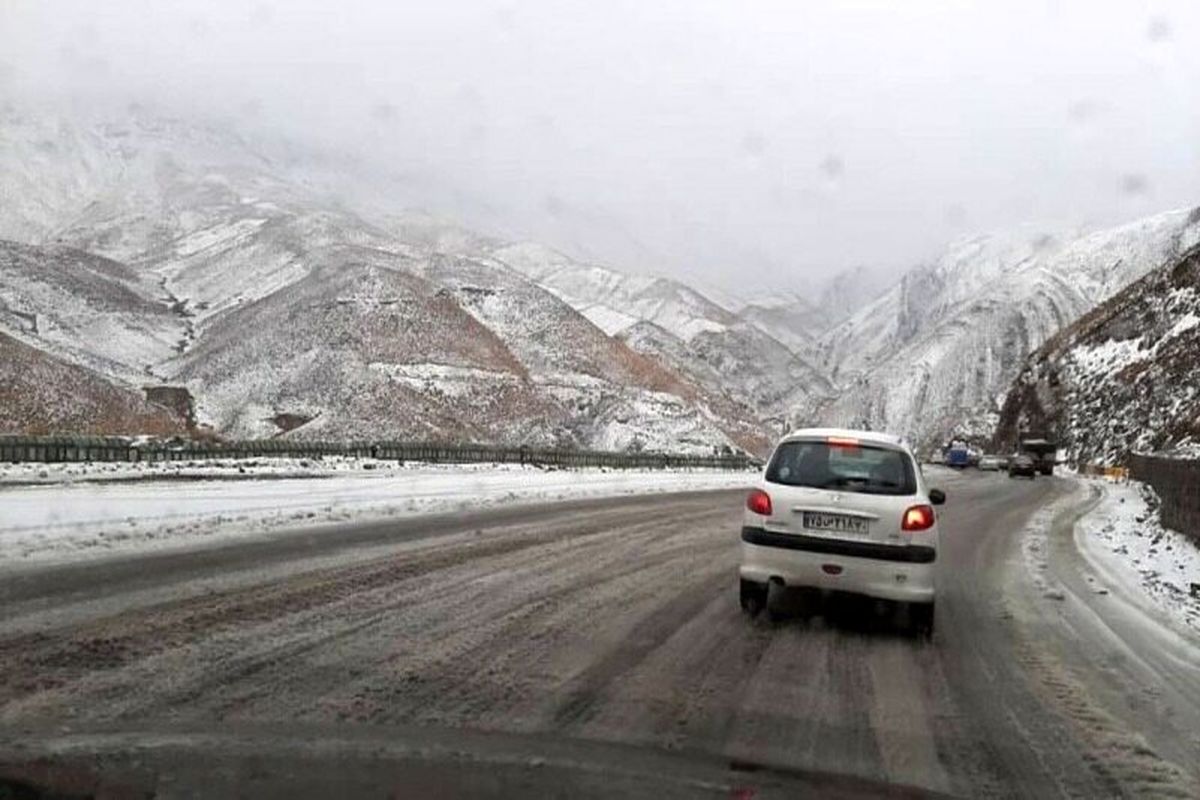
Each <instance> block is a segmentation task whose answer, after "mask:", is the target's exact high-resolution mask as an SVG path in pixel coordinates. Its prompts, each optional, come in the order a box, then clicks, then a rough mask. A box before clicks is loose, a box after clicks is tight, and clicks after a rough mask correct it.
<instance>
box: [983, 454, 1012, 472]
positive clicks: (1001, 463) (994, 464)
mask: <svg viewBox="0 0 1200 800" xmlns="http://www.w3.org/2000/svg"><path fill="white" fill-rule="evenodd" d="M1006 466H1007V464H1006V463H1005V460H1004V459H1003V458H1001V457H1000V456H980V457H979V468H980V469H981V470H984V471H985V472H999V471H1000V470H1002V469H1004V468H1005V467H1006Z"/></svg>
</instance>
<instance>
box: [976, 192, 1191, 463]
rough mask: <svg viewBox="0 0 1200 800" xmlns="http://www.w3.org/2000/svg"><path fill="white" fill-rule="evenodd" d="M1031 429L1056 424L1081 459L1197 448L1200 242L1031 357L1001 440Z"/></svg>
mask: <svg viewBox="0 0 1200 800" xmlns="http://www.w3.org/2000/svg"><path fill="white" fill-rule="evenodd" d="M1193 216H1194V217H1195V218H1196V219H1200V213H1196V214H1194V215H1193ZM1193 238H1194V237H1193ZM1026 430H1039V431H1049V432H1050V433H1052V435H1055V436H1057V437H1058V439H1059V440H1060V442H1061V443H1062V445H1063V450H1064V455H1065V456H1067V457H1070V458H1073V459H1076V460H1078V461H1079V462H1081V463H1104V464H1114V463H1120V462H1121V461H1122V460H1123V459H1124V456H1125V455H1126V454H1128V453H1130V452H1155V451H1182V452H1184V453H1186V454H1188V455H1190V456H1193V457H1194V456H1195V455H1196V454H1197V453H1198V452H1200V246H1197V247H1193V248H1192V249H1191V250H1189V251H1188V252H1187V253H1186V254H1185V255H1183V256H1182V257H1177V258H1172V259H1170V260H1169V261H1168V262H1166V263H1164V264H1163V265H1162V266H1160V267H1158V268H1157V269H1155V270H1154V271H1152V272H1151V273H1150V274H1148V275H1146V276H1145V277H1144V278H1142V279H1141V280H1139V281H1137V282H1136V283H1134V284H1133V285H1131V286H1129V287H1128V288H1126V289H1124V290H1123V291H1121V292H1119V293H1118V294H1116V295H1115V296H1114V297H1112V298H1111V299H1109V300H1108V301H1107V302H1105V303H1103V304H1102V305H1100V306H1098V307H1097V308H1096V309H1094V310H1092V311H1091V312H1089V313H1088V314H1086V315H1084V316H1083V317H1082V318H1080V319H1079V320H1078V321H1077V322H1075V323H1074V324H1072V325H1071V326H1069V327H1068V328H1066V329H1065V330H1063V331H1062V332H1060V333H1059V334H1058V335H1056V336H1055V337H1053V338H1052V339H1050V340H1049V341H1048V342H1046V344H1044V345H1043V346H1042V347H1041V348H1039V349H1038V350H1037V351H1036V352H1034V353H1033V354H1032V355H1031V356H1030V357H1029V359H1028V361H1027V362H1026V364H1025V367H1024V369H1023V370H1022V371H1021V374H1020V375H1019V376H1018V378H1017V380H1016V381H1015V383H1014V386H1013V389H1012V391H1011V392H1009V394H1008V398H1007V402H1006V403H1005V406H1004V410H1003V413H1002V415H1001V424H1000V427H999V430H998V431H997V440H998V443H999V444H1000V445H1002V446H1011V445H1012V444H1013V443H1015V441H1016V440H1017V438H1018V436H1019V435H1020V434H1021V432H1022V431H1026Z"/></svg>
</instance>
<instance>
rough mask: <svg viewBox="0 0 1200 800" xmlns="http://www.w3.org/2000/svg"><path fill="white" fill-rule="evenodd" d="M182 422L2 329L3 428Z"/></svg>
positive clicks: (163, 431)
mask: <svg viewBox="0 0 1200 800" xmlns="http://www.w3.org/2000/svg"><path fill="white" fill-rule="evenodd" d="M184 430H185V426H184V424H183V422H182V421H181V420H180V419H179V418H178V417H176V416H175V415H174V414H172V413H171V412H170V411H168V410H167V409H165V408H162V407H160V406H157V405H154V404H152V403H149V402H147V401H146V400H145V399H144V398H143V397H142V394H141V392H139V391H137V390H134V389H129V388H126V387H122V386H119V385H117V384H115V383H113V382H112V381H109V380H107V379H106V378H104V377H103V376H102V375H99V374H98V373H96V372H93V371H92V370H89V369H87V368H85V367H81V366H79V365H78V364H72V363H69V362H67V361H64V360H62V359H59V358H56V357H55V356H52V355H50V354H48V353H46V352H43V351H42V350H38V349H37V348H34V347H31V346H29V345H27V344H25V343H23V342H21V341H19V340H17V339H15V338H13V337H11V336H9V335H7V334H5V333H4V332H2V331H0V433H26V434H46V433H57V432H61V431H70V432H72V433H78V434H97V435H102V434H103V435H109V434H111V435H122V434H125V435H135V434H153V435H160V436H168V435H175V434H182V433H184Z"/></svg>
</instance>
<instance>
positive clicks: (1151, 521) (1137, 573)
mask: <svg viewBox="0 0 1200 800" xmlns="http://www.w3.org/2000/svg"><path fill="white" fill-rule="evenodd" d="M1091 483H1092V484H1093V485H1098V486H1099V487H1100V489H1101V491H1102V492H1103V493H1104V494H1103V497H1102V499H1101V501H1100V504H1099V505H1098V506H1096V508H1094V509H1093V510H1092V511H1091V512H1089V513H1088V514H1086V515H1085V516H1084V517H1083V518H1082V519H1080V520H1079V522H1078V524H1077V526H1076V529H1075V540H1076V542H1077V543H1078V545H1079V549H1080V550H1081V551H1082V552H1083V553H1084V555H1085V556H1087V558H1088V560H1089V561H1090V562H1092V564H1093V565H1094V566H1095V567H1096V568H1097V569H1098V570H1099V571H1100V572H1102V573H1103V574H1104V575H1105V576H1106V577H1108V578H1110V579H1111V580H1113V581H1114V582H1116V583H1117V584H1118V585H1120V586H1122V587H1124V588H1125V589H1126V590H1127V591H1129V592H1131V593H1133V594H1134V595H1141V596H1143V597H1145V598H1147V599H1148V600H1149V601H1150V603H1151V604H1152V606H1153V607H1155V608H1157V609H1159V610H1160V611H1162V612H1163V613H1164V614H1165V615H1166V616H1167V617H1168V618H1169V619H1170V620H1171V621H1172V622H1173V623H1176V624H1181V625H1183V626H1185V627H1187V628H1190V629H1192V630H1193V631H1196V632H1198V633H1200V596H1194V595H1193V593H1192V585H1193V584H1200V547H1197V545H1196V544H1195V543H1194V542H1193V541H1192V540H1190V539H1188V538H1187V537H1185V536H1183V535H1182V534H1179V533H1176V532H1175V531H1172V530H1170V529H1167V528H1164V527H1162V525H1160V524H1159V522H1158V512H1157V509H1156V508H1154V509H1152V508H1151V503H1153V504H1155V505H1157V498H1155V497H1154V494H1153V491H1152V490H1151V489H1150V488H1149V487H1147V486H1145V485H1143V484H1140V483H1137V482H1136V481H1131V482H1129V483H1109V482H1107V481H1102V480H1094V481H1091ZM1197 591H1200V590H1197Z"/></svg>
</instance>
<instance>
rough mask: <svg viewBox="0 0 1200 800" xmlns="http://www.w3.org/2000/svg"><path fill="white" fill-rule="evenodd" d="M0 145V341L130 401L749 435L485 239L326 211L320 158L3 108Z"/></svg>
mask: <svg viewBox="0 0 1200 800" xmlns="http://www.w3.org/2000/svg"><path fill="white" fill-rule="evenodd" d="M0 131H2V133H3V138H4V141H5V144H6V147H5V148H4V149H3V150H2V151H0V197H4V198H5V199H6V201H9V200H11V202H6V204H5V206H4V208H3V211H2V213H0V235H3V236H8V237H11V238H12V239H14V240H18V241H19V242H21V244H17V243H12V244H5V245H3V247H0V330H3V331H5V332H7V333H9V334H10V335H11V336H13V337H15V338H17V339H19V340H20V341H21V342H24V343H25V344H27V345H29V346H30V347H34V348H38V349H39V350H40V351H43V352H45V353H47V354H54V355H55V356H56V357H61V358H62V359H65V360H67V361H69V362H71V363H74V364H78V365H80V366H83V367H87V368H88V369H92V370H95V371H96V372H97V374H98V375H100V376H103V378H105V379H109V380H112V381H115V382H116V384H119V385H121V386H124V387H126V388H127V390H136V389H137V388H139V387H138V385H137V384H138V383H139V381H141V382H145V383H160V384H164V385H176V384H177V385H182V386H184V387H186V388H187V389H188V390H189V391H190V392H191V394H192V396H193V398H194V401H195V408H196V412H197V415H198V421H199V422H200V423H201V424H209V425H213V426H215V428H216V430H217V431H218V432H219V433H222V434H225V435H233V436H268V435H289V436H302V437H303V436H308V437H311V436H326V437H335V436H337V437H340V436H371V437H397V438H401V437H403V438H414V437H419V438H434V439H454V440H472V441H508V442H528V443H531V444H534V443H536V444H555V445H563V446H574V447H580V446H582V447H604V448H615V449H623V448H647V449H657V450H671V451H676V452H682V451H701V452H711V450H712V449H713V448H720V447H725V446H740V447H750V448H753V449H761V447H762V446H763V445H764V442H765V439H764V438H763V436H762V431H761V423H760V421H759V420H758V419H757V418H756V417H755V415H754V412H753V411H751V410H750V409H748V408H747V407H745V406H740V405H738V404H736V403H730V402H729V401H728V398H727V397H726V396H725V395H724V394H721V393H716V394H714V393H712V392H710V390H709V389H707V388H706V387H704V386H701V385H698V384H696V383H695V382H693V381H691V380H689V379H687V378H686V377H685V376H682V375H680V374H679V373H678V372H677V371H676V370H675V369H673V367H672V366H671V365H670V364H666V363H662V362H660V361H658V360H655V359H653V358H649V357H647V356H645V355H643V354H639V353H637V352H635V351H634V350H632V349H630V348H629V347H628V346H627V345H626V344H625V343H624V342H622V341H620V340H619V339H615V338H613V337H611V336H609V335H608V333H607V332H606V331H605V330H603V329H602V328H601V327H598V326H597V325H595V324H594V323H593V322H592V321H590V320H589V319H588V318H587V316H585V315H583V314H581V313H579V312H578V311H576V310H575V309H574V308H573V307H572V306H571V305H570V304H568V303H566V302H564V301H563V300H562V299H560V298H559V297H557V296H556V295H555V294H553V293H552V292H551V291H548V290H547V289H544V288H542V287H541V286H539V285H538V284H537V283H535V282H533V281H531V280H530V279H529V278H528V277H526V276H525V275H523V274H522V273H521V272H519V271H517V270H515V269H512V268H510V267H509V266H508V265H507V264H506V263H505V262H504V261H502V260H501V259H499V258H497V256H496V255H495V253H496V252H498V251H502V250H503V249H504V248H503V247H502V245H501V244H500V243H497V242H494V241H492V240H490V239H488V238H487V237H482V236H477V235H473V234H471V233H470V232H469V231H465V230H463V229H461V228H455V227H454V226H453V225H449V224H443V223H440V222H437V221H434V220H431V219H427V218H424V217H422V216H420V215H418V214H414V213H411V212H406V213H400V214H378V215H375V216H371V215H369V214H367V213H365V212H363V211H361V210H360V211H355V210H353V209H352V208H351V207H350V206H349V205H347V204H343V203H341V202H339V201H337V200H335V199H332V198H331V197H330V196H329V194H327V193H326V191H325V189H324V188H323V187H325V186H327V185H329V183H328V182H324V183H323V182H322V181H321V180H317V179H315V178H314V177H313V176H314V175H320V174H321V172H322V170H327V169H328V166H329V165H328V164H321V163H318V164H315V165H314V164H313V163H309V162H306V161H305V160H304V159H303V158H302V157H299V156H297V154H296V153H286V154H285V156H286V157H284V156H281V155H280V154H279V152H277V151H272V150H271V149H270V148H267V149H265V150H258V149H256V146H254V145H251V144H249V143H247V142H245V141H243V140H241V139H240V138H238V137H237V136H233V135H230V134H228V133H227V132H224V131H222V130H219V129H212V128H209V127H204V126H193V125H189V124H185V123H183V122H179V121H174V120H161V119H157V118H154V117H153V116H151V115H147V114H145V113H143V112H138V113H135V114H132V115H131V116H129V117H128V118H122V119H121V120H120V121H119V122H112V121H109V120H99V121H96V120H93V121H85V122H78V121H64V120H62V119H58V118H50V117H39V116H36V115H32V116H31V115H25V116H22V115H20V114H18V113H17V112H14V111H11V110H6V111H4V112H2V116H0ZM10 145H11V146H10ZM338 181H340V182H342V183H348V182H351V181H352V176H346V175H342V176H341V177H340V178H339V179H338ZM643 288H644V294H643V296H642V297H641V298H640V302H641V303H642V305H641V306H639V308H647V309H648V308H651V307H654V306H656V305H657V306H660V307H663V308H665V307H666V306H667V305H669V301H670V300H671V298H670V297H669V295H671V293H672V292H678V297H679V298H682V299H683V302H694V303H695V304H696V306H697V308H698V309H699V311H698V312H697V315H696V317H697V319H699V318H700V317H701V315H702V314H703V313H708V312H710V311H712V310H713V309H710V308H705V307H704V305H705V302H706V301H703V298H701V297H700V296H699V295H695V296H694V297H693V296H691V295H689V294H688V293H687V292H686V291H685V290H686V287H682V286H678V287H669V288H667V287H662V288H661V290H660V288H657V287H655V286H654V285H652V284H647V285H646V286H645V287H643ZM660 294H662V296H659V295H660ZM713 308H717V307H715V306H714V307H713ZM718 310H719V309H718ZM664 313H669V312H664ZM730 319H731V321H732V317H731V318H730Z"/></svg>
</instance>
